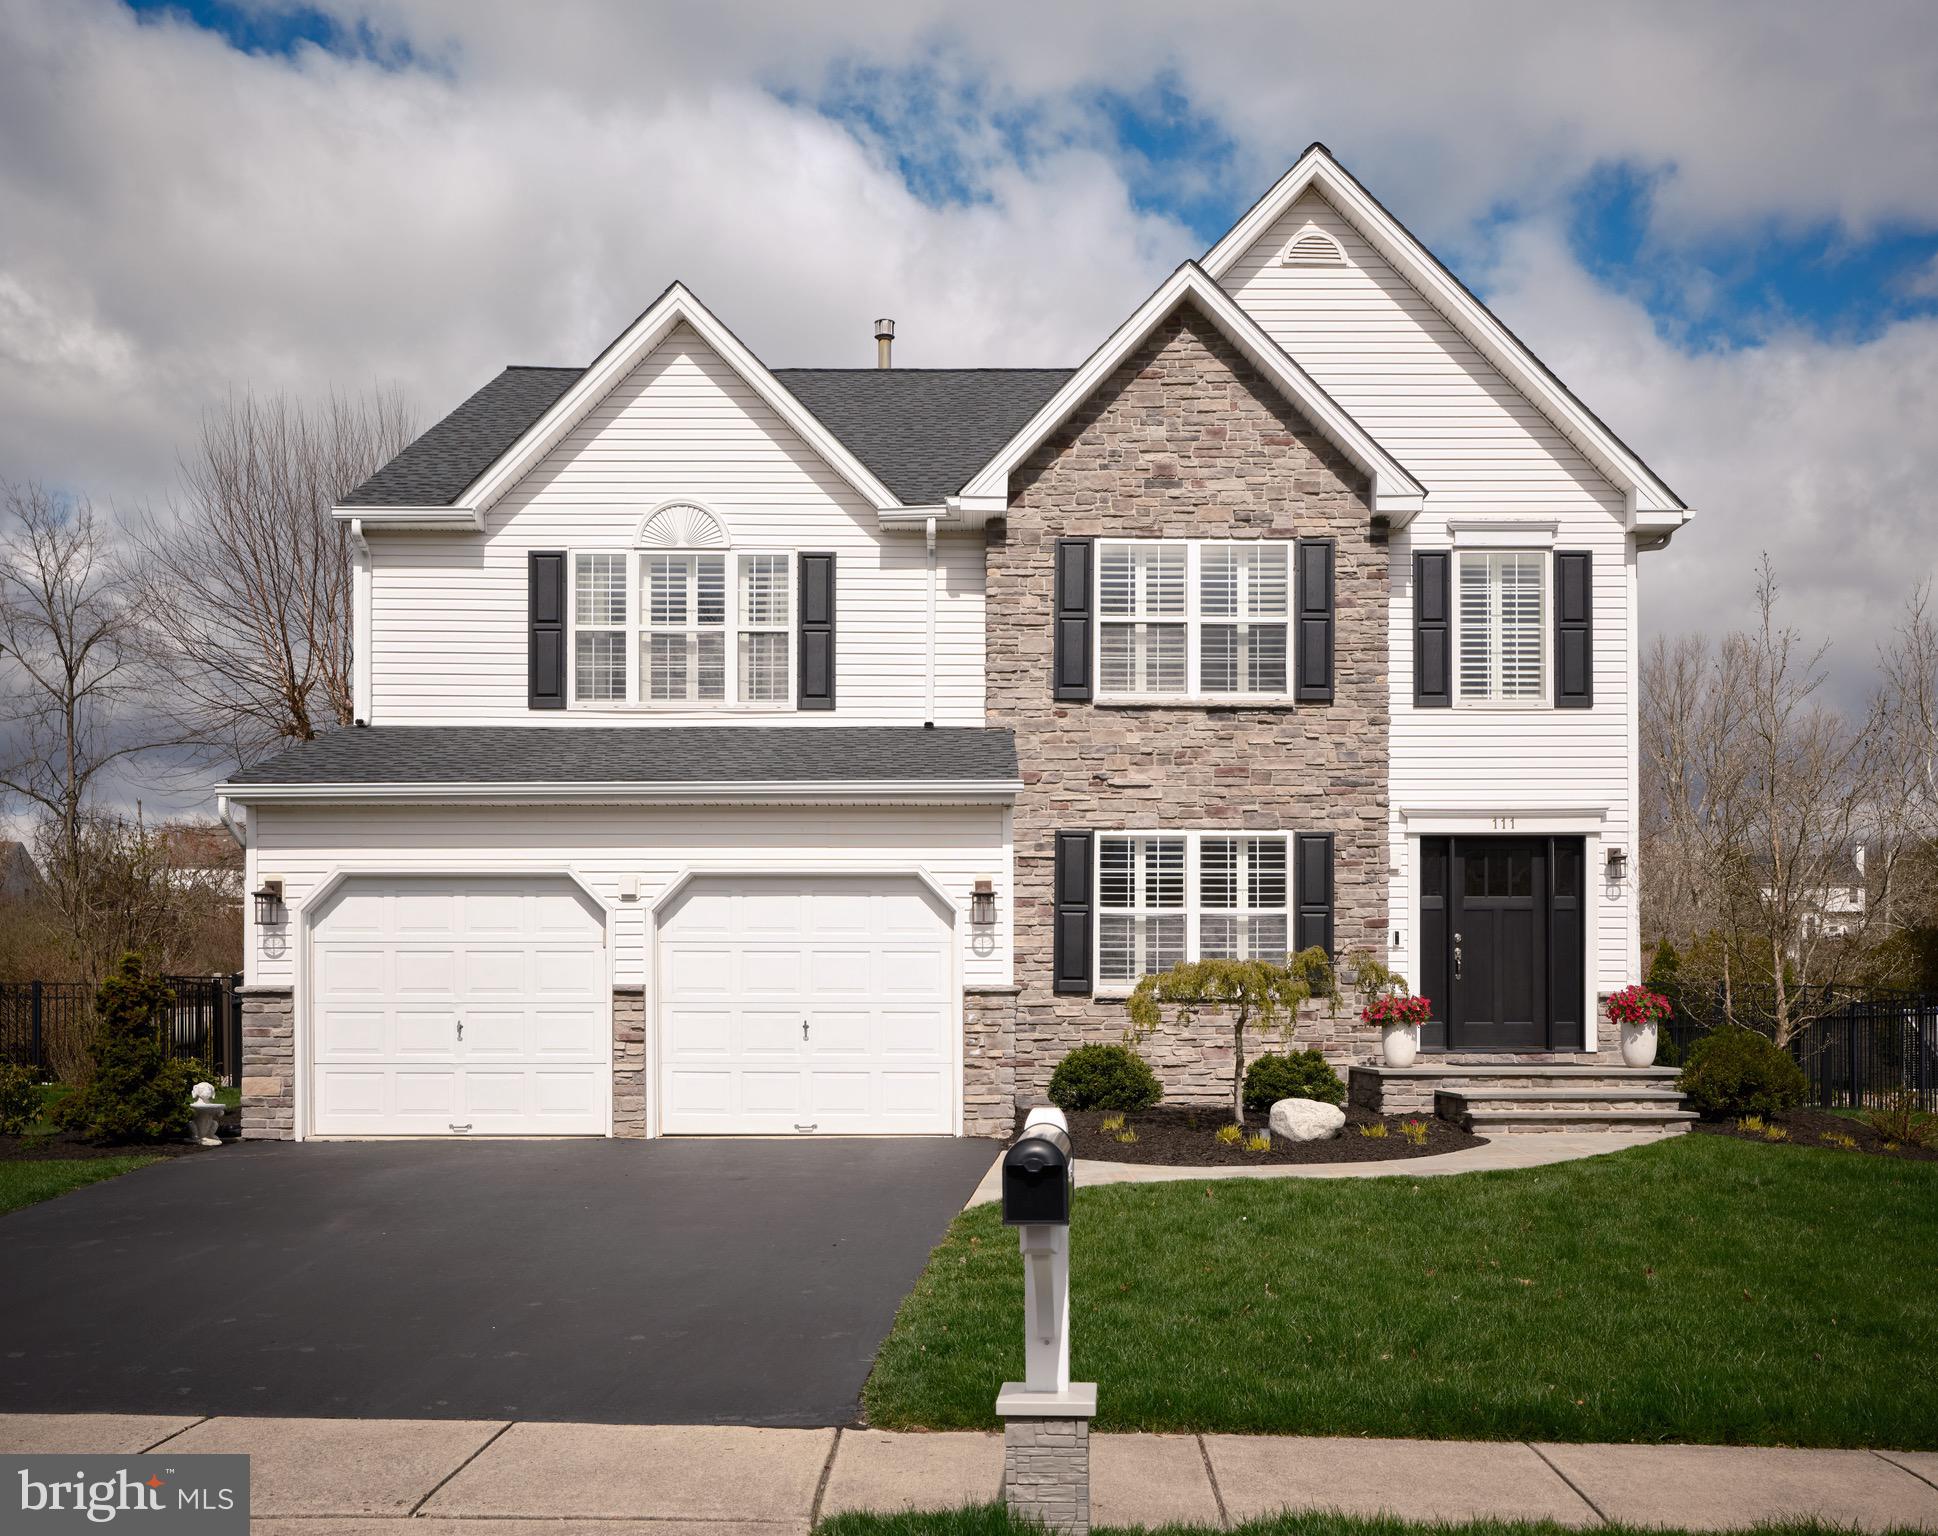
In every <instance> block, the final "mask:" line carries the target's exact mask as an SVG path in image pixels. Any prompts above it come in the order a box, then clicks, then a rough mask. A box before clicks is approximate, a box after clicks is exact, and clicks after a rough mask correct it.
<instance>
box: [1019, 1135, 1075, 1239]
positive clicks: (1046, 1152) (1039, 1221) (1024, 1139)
mask: <svg viewBox="0 0 1938 1536" xmlns="http://www.w3.org/2000/svg"><path fill="white" fill-rule="evenodd" d="M1076 1183H1077V1178H1076V1159H1075V1158H1074V1157H1073V1156H1072V1155H1071V1153H1070V1133H1069V1132H1068V1131H1066V1130H1064V1129H1063V1128H1062V1127H1061V1126H1058V1125H1052V1124H1048V1123H1046V1122H1038V1123H1035V1124H1032V1125H1029V1126H1027V1127H1025V1128H1024V1131H1023V1134H1022V1135H1021V1136H1020V1137H1018V1138H1017V1141H1016V1144H1015V1145H1014V1146H1012V1147H1011V1148H1010V1149H1009V1151H1007V1152H1005V1153H1004V1154H1003V1225H1004V1226H1006V1227H1026V1226H1056V1227H1067V1226H1069V1225H1070V1199H1071V1195H1072V1194H1073V1193H1074V1191H1075V1189H1076Z"/></svg>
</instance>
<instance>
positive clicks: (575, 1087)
mask: <svg viewBox="0 0 1938 1536" xmlns="http://www.w3.org/2000/svg"><path fill="white" fill-rule="evenodd" d="M310 974H311V976H312V978H313V980H314V990H313V993H312V999H311V1007H310V1038H311V1040H312V1042H313V1049H312V1054H311V1062H312V1069H311V1074H310V1081H311V1084H312V1085H313V1086H312V1089H311V1093H312V1097H311V1101H310V1102H311V1105H312V1125H311V1128H312V1130H313V1131H314V1132H315V1133H316V1134H317V1135H319V1136H449V1135H453V1134H464V1133H467V1132H468V1133H469V1134H471V1135H474V1136H509V1135H536V1136H568V1135H599V1134H603V1133H604V1131H605V1129H606V1124H607V1112H608V1103H609V1097H610V1089H609V1087H608V1083H609V1080H610V1078H609V1062H610V1057H611V1046H610V1034H611V1031H610V1021H611V1017H612V995H611V992H610V990H609V984H608V981H607V972H606V951H605V920H604V917H603V915H602V914H601V913H600V912H599V911H598V909H597V908H596V907H595V906H594V905H593V904H592V903H591V902H590V901H589V900H588V899H587V898H586V896H585V894H584V892H582V891H580V890H579V889H578V887H576V886H575V885H573V884H572V882H570V881H569V880H562V879H537V878H506V879H493V878H471V879H391V878H382V879H380V878H376V877H369V876H366V877H359V878H355V879H351V880H347V881H345V882H344V884H343V886H342V887H341V888H340V889H338V890H337V891H336V892H334V893H333V894H332V895H331V897H330V898H329V900H328V903H327V905H326V906H325V908H324V910H323V911H322V913H321V914H320V916H319V917H318V919H317V921H316V923H315V925H314V927H313V929H312V930H311V970H310Z"/></svg>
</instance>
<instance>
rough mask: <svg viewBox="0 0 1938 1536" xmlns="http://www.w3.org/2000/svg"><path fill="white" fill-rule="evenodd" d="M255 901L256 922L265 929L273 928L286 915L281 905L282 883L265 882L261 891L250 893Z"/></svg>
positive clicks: (285, 910)
mask: <svg viewBox="0 0 1938 1536" xmlns="http://www.w3.org/2000/svg"><path fill="white" fill-rule="evenodd" d="M250 894H251V895H253V896H254V897H255V899H256V922H257V923H258V924H259V925H261V926H262V927H265V928H273V927H274V926H275V925H276V924H278V923H280V922H281V921H282V920H283V918H284V917H285V916H286V915H287V912H288V909H287V908H286V907H284V905H283V882H282V881H280V880H265V881H263V883H262V889H261V890H259V891H253V892H251V893H250Z"/></svg>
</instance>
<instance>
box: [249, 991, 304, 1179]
mask: <svg viewBox="0 0 1938 1536" xmlns="http://www.w3.org/2000/svg"><path fill="white" fill-rule="evenodd" d="M242 1134H243V1137H244V1139H245V1140H248V1141H288V1140H290V1139H291V1138H293V1137H294V1136H295V1135H296V1001H295V994H294V993H293V992H291V991H290V989H289V988H288V987H245V988H243V991H242Z"/></svg>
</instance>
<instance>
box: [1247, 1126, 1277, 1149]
mask: <svg viewBox="0 0 1938 1536" xmlns="http://www.w3.org/2000/svg"><path fill="white" fill-rule="evenodd" d="M1245 1150H1246V1151H1247V1152H1270V1151H1271V1150H1272V1133H1271V1132H1270V1131H1259V1132H1257V1133H1256V1134H1254V1135H1251V1136H1247V1137H1246V1138H1245Z"/></svg>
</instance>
